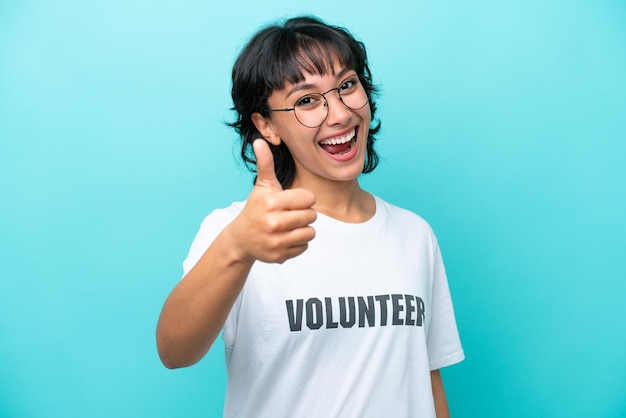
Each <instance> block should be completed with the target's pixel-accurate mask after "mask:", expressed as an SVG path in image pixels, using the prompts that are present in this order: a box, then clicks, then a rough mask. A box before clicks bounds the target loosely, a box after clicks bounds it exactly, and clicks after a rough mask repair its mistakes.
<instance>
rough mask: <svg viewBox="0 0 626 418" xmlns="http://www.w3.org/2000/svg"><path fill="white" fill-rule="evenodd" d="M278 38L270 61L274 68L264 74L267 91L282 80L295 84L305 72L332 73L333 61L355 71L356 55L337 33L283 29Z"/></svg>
mask: <svg viewBox="0 0 626 418" xmlns="http://www.w3.org/2000/svg"><path fill="white" fill-rule="evenodd" d="M284 35H285V36H283V37H282V38H281V39H280V42H279V45H278V48H276V49H275V54H276V56H275V57H274V58H275V59H272V60H271V62H273V63H274V68H273V69H271V70H270V71H268V72H267V73H266V74H267V75H270V77H269V79H267V80H266V85H267V87H269V91H268V93H271V91H273V90H278V89H282V88H283V87H284V85H285V82H289V83H291V84H296V83H299V82H301V81H303V80H304V77H305V73H308V74H319V75H327V74H334V72H335V68H334V64H335V62H338V63H339V65H340V66H341V67H342V68H351V69H353V70H355V71H357V73H358V72H359V69H358V68H357V67H358V64H357V61H358V59H356V57H355V56H354V54H353V53H352V51H351V49H350V45H349V44H348V43H347V42H345V41H344V40H343V39H341V38H340V37H337V36H335V37H332V38H331V37H326V39H320V38H319V37H317V38H316V37H312V36H308V35H306V34H303V33H301V32H294V31H287V32H286V33H285V34H284Z"/></svg>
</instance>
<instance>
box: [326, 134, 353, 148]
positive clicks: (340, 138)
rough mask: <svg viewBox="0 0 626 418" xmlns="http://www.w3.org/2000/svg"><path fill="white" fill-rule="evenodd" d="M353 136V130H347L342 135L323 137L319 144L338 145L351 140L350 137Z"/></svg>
mask: <svg viewBox="0 0 626 418" xmlns="http://www.w3.org/2000/svg"><path fill="white" fill-rule="evenodd" d="M353 138H354V131H353V132H349V133H347V134H345V135H343V136H338V137H336V138H329V139H325V140H323V141H320V144H322V145H339V144H345V143H346V142H350V141H352V139H353Z"/></svg>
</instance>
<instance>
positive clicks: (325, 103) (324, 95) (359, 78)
mask: <svg viewBox="0 0 626 418" xmlns="http://www.w3.org/2000/svg"><path fill="white" fill-rule="evenodd" d="M354 76H356V77H357V80H358V81H359V85H360V86H361V88H362V89H363V92H364V93H365V97H367V100H366V101H365V103H364V104H363V106H361V107H357V108H354V107H350V106H348V105H347V104H346V103H345V102H344V101H343V98H342V97H341V92H340V91H339V89H340V88H341V85H342V84H343V83H344V82H346V80H348V79H350V78H351V77H354ZM333 90H337V96H339V101H340V102H341V103H342V104H343V105H344V106H345V107H347V108H348V109H350V110H359V109H363V108H364V107H365V106H366V105H367V104H368V103H369V102H370V98H369V96H368V94H367V91H365V87H363V83H361V76H360V75H358V74H351V75H349V76H347V77H346V78H344V79H343V80H341V82H340V83H339V85H338V86H337V87H335V88H332V89H330V90H327V91H325V92H324V93H316V92H313V93H307V94H303V95H302V96H301V97H299V98H298V99H297V100H296V103H298V102H299V101H300V100H301V99H302V98H303V97H306V96H310V95H312V94H319V95H320V96H322V98H323V99H324V105H323V106H324V107H325V108H326V116H325V117H324V119H323V120H322V121H321V122H320V123H319V125H315V126H309V125H305V124H304V123H303V122H302V121H301V120H300V119H299V118H298V114H297V113H296V107H295V106H294V107H287V108H284V109H265V111H266V112H291V111H293V115H294V116H295V117H296V120H297V121H298V122H300V125H302V126H304V127H306V128H318V127H320V126H322V125H323V124H324V122H326V119H328V100H327V99H326V95H327V94H328V93H330V92H331V91H333Z"/></svg>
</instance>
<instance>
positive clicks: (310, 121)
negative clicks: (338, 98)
mask: <svg viewBox="0 0 626 418" xmlns="http://www.w3.org/2000/svg"><path fill="white" fill-rule="evenodd" d="M327 109H328V107H327V106H326V99H325V98H324V96H322V95H321V94H320V93H311V94H307V95H306V96H304V97H301V98H300V99H298V101H297V102H296V104H295V106H294V112H295V114H296V118H297V119H298V121H299V122H300V123H301V124H303V125H304V126H307V127H309V128H317V127H318V126H320V125H321V124H322V123H324V120H325V119H326V113H327Z"/></svg>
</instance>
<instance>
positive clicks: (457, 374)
mask: <svg viewBox="0 0 626 418" xmlns="http://www.w3.org/2000/svg"><path fill="white" fill-rule="evenodd" d="M304 12H309V13H315V14H317V15H319V16H320V17H322V18H323V19H326V20H327V21H329V22H331V23H335V24H339V25H342V26H346V27H348V28H349V29H350V30H351V31H352V32H353V33H354V34H355V35H356V36H357V37H358V38H360V39H361V40H363V41H364V42H365V43H366V45H367V47H368V51H369V54H370V60H371V66H372V69H373V72H374V77H375V81H376V82H378V83H379V84H380V85H381V87H382V95H381V97H380V99H379V105H380V115H379V116H380V117H381V119H382V122H383V130H382V132H381V135H380V140H379V146H378V149H379V151H380V154H381V156H382V157H383V161H382V163H381V165H380V166H379V168H378V169H377V170H376V171H375V172H374V173H373V174H371V175H368V176H365V177H364V178H363V184H364V185H365V187H366V188H368V189H369V190H370V191H372V192H374V193H375V194H378V195H380V196H381V197H383V198H385V199H387V200H389V201H391V202H393V203H396V204H398V205H400V206H404V207H407V208H410V209H412V210H414V211H415V212H417V213H419V214H421V215H422V216H423V217H424V218H426V219H427V220H428V221H429V222H430V223H431V225H432V226H433V228H434V229H435V231H436V233H437V235H438V237H439V241H440V244H441V247H442V250H443V254H444V258H445V260H446V265H447V269H448V275H449V280H450V285H451V287H452V291H453V297H454V302H455V307H456V311H457V319H458V324H459V329H460V332H461V336H462V340H463V343H464V348H465V350H466V355H467V359H466V360H465V361H464V362H463V363H461V364H459V365H456V366H453V367H451V368H449V369H446V370H444V379H445V384H446V389H447V393H448V398H449V403H450V407H451V410H452V413H453V415H454V416H455V417H480V418H489V417H494V418H495V417H498V418H502V417H516V418H519V417H569V418H571V417H625V416H626V355H625V352H626V350H625V347H626V309H625V305H626V303H625V297H624V295H625V294H626V254H625V250H626V244H625V242H624V237H625V233H626V187H625V186H624V182H625V179H626V164H624V161H625V160H626V145H625V142H626V3H625V2H624V1H619V0H612V1H611V0H596V1H591V0H589V1H584V0H581V1H565V0H548V1H545V0H544V1H540V0H525V1H522V0H519V1H495V0H494V1H487V0H480V1H475V2H466V1H443V2H442V1H426V0H406V1H395V2H384V3H383V2H380V1H358V2H357V1H346V2H337V1H331V0H321V1H316V2H299V1H279V2H274V3H271V4H267V3H265V2H256V1H251V0H242V1H231V2H225V3H224V5H221V6H219V5H216V4H209V2H206V1H193V0H189V1H176V2H175V1H148V0H143V1H122V0H111V1H102V0H96V1H89V2H83V1H64V2H58V1H11V0H5V1H2V2H0V141H1V142H0V192H1V197H0V199H1V200H0V416H1V417H37V418H40V417H64V418H69V417H172V416H185V417H206V416H219V415H220V414H221V408H222V402H223V400H222V398H223V396H224V383H225V371H224V366H223V349H222V347H221V344H217V345H216V346H215V347H214V348H213V349H212V350H211V352H210V353H209V354H208V355H207V357H206V358H205V359H203V360H202V361H201V362H200V363H199V364H197V365H196V366H194V367H191V368H188V369H183V370H176V371H170V370H167V369H165V368H164V367H163V366H162V365H161V364H160V362H159V359H158V356H157V353H156V347H155V342H154V330H155V325H156V321H157V318H158V315H159V312H160V309H161V306H162V303H163V301H164V299H165V298H166V296H167V294H168V293H169V291H170V290H171V288H172V287H173V286H174V285H175V284H176V282H177V281H178V279H179V278H180V275H181V262H182V260H183V258H184V257H185V255H186V253H187V250H188V248H189V245H190V243H191V240H192V238H193V236H194V235H195V233H196V231H197V229H198V227H199V224H200V222H201V220H202V218H203V217H204V216H205V215H206V214H207V213H208V212H209V211H210V210H211V209H213V208H215V207H223V206H225V205H228V204H229V203H230V202H231V201H233V200H241V199H244V198H245V197H246V195H247V192H248V190H249V188H250V185H251V179H252V178H251V175H250V174H248V173H247V172H246V171H245V170H244V169H243V168H242V167H241V165H240V164H239V163H238V162H237V160H236V159H235V154H236V151H235V149H234V148H233V144H234V143H235V139H236V136H235V134H234V133H233V132H232V131H231V130H229V129H228V128H227V127H225V126H224V123H223V122H224V121H228V120H231V118H232V114H231V113H230V111H229V108H230V106H231V104H230V98H229V88H230V86H229V81H230V78H229V75H230V69H231V66H232V63H233V61H234V58H235V56H236V53H237V51H238V50H239V49H240V48H241V46H242V45H243V44H244V42H245V41H246V39H247V38H248V37H249V36H250V35H251V34H252V33H253V32H254V31H255V30H256V29H257V28H258V27H259V26H260V25H262V24H265V23H268V22H271V21H272V20H274V19H276V18H281V17H289V16H293V15H296V14H299V13H304Z"/></svg>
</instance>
